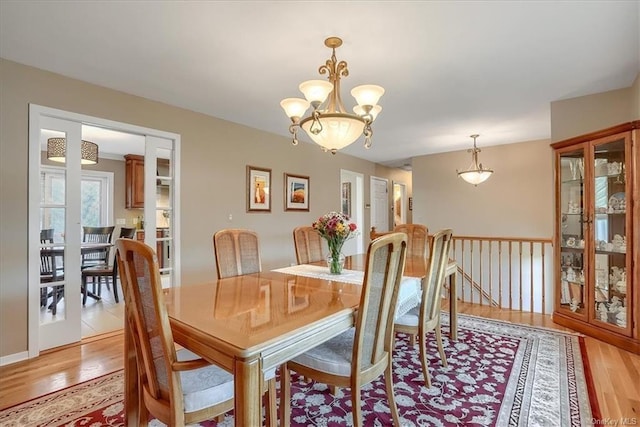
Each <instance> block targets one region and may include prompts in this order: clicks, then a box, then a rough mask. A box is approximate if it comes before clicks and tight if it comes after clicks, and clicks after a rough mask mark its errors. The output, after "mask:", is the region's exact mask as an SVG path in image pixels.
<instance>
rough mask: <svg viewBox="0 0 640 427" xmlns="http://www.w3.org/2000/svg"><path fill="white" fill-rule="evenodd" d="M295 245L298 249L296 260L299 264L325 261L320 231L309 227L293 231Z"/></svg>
mask: <svg viewBox="0 0 640 427" xmlns="http://www.w3.org/2000/svg"><path fill="white" fill-rule="evenodd" d="M293 243H294V245H295V248H296V260H297V261H298V264H309V263H311V262H317V261H323V260H324V257H323V256H322V237H321V236H320V234H319V233H318V231H317V230H316V229H315V228H313V227H309V226H303V227H296V228H294V229H293Z"/></svg>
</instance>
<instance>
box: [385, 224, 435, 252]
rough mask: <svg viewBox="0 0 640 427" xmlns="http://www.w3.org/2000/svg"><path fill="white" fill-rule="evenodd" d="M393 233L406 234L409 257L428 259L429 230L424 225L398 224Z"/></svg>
mask: <svg viewBox="0 0 640 427" xmlns="http://www.w3.org/2000/svg"><path fill="white" fill-rule="evenodd" d="M393 231H395V232H398V233H406V235H407V237H408V239H407V257H410V258H412V257H416V258H426V257H427V253H428V244H429V229H428V228H427V227H426V226H425V225H422V224H398V225H396V226H395V228H394V229H393Z"/></svg>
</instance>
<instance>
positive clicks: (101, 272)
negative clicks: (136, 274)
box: [82, 227, 136, 305]
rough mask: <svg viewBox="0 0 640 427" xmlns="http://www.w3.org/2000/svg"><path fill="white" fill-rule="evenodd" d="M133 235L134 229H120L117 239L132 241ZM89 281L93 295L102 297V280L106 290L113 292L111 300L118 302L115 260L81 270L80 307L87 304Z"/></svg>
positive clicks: (134, 233) (116, 265)
mask: <svg viewBox="0 0 640 427" xmlns="http://www.w3.org/2000/svg"><path fill="white" fill-rule="evenodd" d="M135 235H136V229H135V228H129V227H122V228H120V234H119V238H121V239H133V238H134V237H135ZM89 279H91V282H92V285H93V293H94V294H96V295H98V296H101V295H102V284H103V279H104V284H105V285H106V286H107V289H108V290H112V291H113V298H114V299H115V301H116V303H119V302H120V298H119V297H118V264H117V263H116V262H115V259H114V261H113V263H109V264H98V265H93V266H89V267H86V268H83V269H82V305H85V304H86V303H87V296H88V295H89V292H88V285H89ZM109 279H111V281H109ZM112 286H113V287H112Z"/></svg>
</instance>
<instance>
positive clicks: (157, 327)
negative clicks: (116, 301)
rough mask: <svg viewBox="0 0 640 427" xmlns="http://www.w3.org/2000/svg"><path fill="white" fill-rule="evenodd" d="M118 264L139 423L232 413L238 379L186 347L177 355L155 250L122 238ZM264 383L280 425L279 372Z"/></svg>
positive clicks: (271, 418) (175, 422) (270, 415)
mask: <svg viewBox="0 0 640 427" xmlns="http://www.w3.org/2000/svg"><path fill="white" fill-rule="evenodd" d="M116 260H117V263H118V266H119V269H120V271H121V273H120V281H121V283H122V293H123V294H124V299H125V309H126V319H127V322H128V326H129V328H130V329H129V331H130V333H131V335H132V338H133V343H134V349H135V353H136V363H137V366H138V378H137V384H138V387H139V388H140V389H139V393H138V395H139V397H140V410H139V420H138V423H137V425H138V426H146V425H147V424H148V420H149V414H151V415H152V416H154V417H155V418H157V419H158V420H160V421H162V422H163V423H165V424H167V425H171V426H184V425H186V424H194V423H199V422H201V421H204V420H209V419H212V418H214V417H218V416H220V415H222V414H224V413H225V412H228V411H230V410H231V409H233V394H234V384H233V375H231V374H230V373H228V372H226V371H225V370H223V369H222V368H220V367H218V366H216V365H212V364H209V363H208V362H207V361H205V360H204V359H201V358H200V357H199V356H197V355H196V354H194V353H192V352H190V351H188V350H186V349H180V350H177V351H176V347H175V343H174V341H173V334H172V332H171V326H170V324H169V316H168V315H167V311H166V308H165V302H164V296H163V293H162V284H161V281H160V271H159V265H158V258H157V256H156V253H155V252H154V250H153V249H152V248H151V247H149V246H147V245H146V244H144V243H143V242H138V241H136V240H133V239H124V238H123V239H118V240H117V241H116ZM265 379H266V380H267V384H266V387H267V390H268V398H269V405H267V420H268V422H269V423H270V424H271V425H275V422H276V416H275V415H276V401H275V390H276V386H275V369H274V370H271V371H270V372H267V373H265Z"/></svg>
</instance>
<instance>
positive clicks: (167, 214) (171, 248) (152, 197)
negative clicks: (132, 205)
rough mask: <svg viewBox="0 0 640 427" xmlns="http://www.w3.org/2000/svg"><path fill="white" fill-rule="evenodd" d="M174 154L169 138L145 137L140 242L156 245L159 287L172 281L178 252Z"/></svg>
mask: <svg viewBox="0 0 640 427" xmlns="http://www.w3.org/2000/svg"><path fill="white" fill-rule="evenodd" d="M178 156H179V153H178V151H177V150H175V149H174V141H173V140H172V139H168V138H162V137H158V136H151V135H147V136H146V137H145V154H144V163H145V168H144V217H145V218H146V220H145V222H144V228H145V234H144V236H145V237H144V242H145V243H146V244H147V245H149V246H151V247H152V248H154V249H156V255H157V256H158V262H159V264H160V277H161V279H162V287H163V288H167V287H171V286H174V285H175V284H176V282H175V279H176V275H175V260H177V259H179V255H180V253H179V251H180V248H179V247H178V245H176V244H175V242H176V241H178V240H177V238H176V235H177V228H176V227H175V218H176V217H177V214H178V210H179V204H178V203H176V195H177V192H176V185H175V182H176V180H175V176H176V165H177V164H178V162H177V158H178ZM146 165H153V166H155V167H146ZM154 230H155V232H154Z"/></svg>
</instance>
